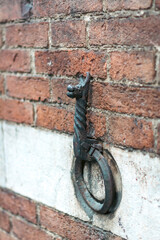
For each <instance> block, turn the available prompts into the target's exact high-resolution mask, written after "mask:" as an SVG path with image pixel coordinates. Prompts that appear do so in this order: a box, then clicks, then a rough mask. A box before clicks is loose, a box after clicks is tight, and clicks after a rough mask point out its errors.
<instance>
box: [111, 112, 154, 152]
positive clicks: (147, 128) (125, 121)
mask: <svg viewBox="0 0 160 240" xmlns="http://www.w3.org/2000/svg"><path fill="white" fill-rule="evenodd" d="M108 140H109V141H111V142H113V143H116V144H120V145H124V146H128V147H133V148H138V149H151V148H153V146H154V135H153V127H152V123H151V122H147V121H145V120H138V119H136V118H128V117H119V116H118V117H116V116H114V117H110V118H109V139H108Z"/></svg>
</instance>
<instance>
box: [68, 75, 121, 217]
mask: <svg viewBox="0 0 160 240" xmlns="http://www.w3.org/2000/svg"><path fill="white" fill-rule="evenodd" d="M90 79H91V76H90V74H89V73H87V76H86V78H84V77H83V76H82V75H81V76H80V79H79V84H78V85H76V86H72V85H69V86H68V87H67V90H68V92H67V96H68V97H70V98H76V108H75V116H74V138H73V146H74V155H75V163H74V171H73V182H74V186H75V190H76V194H77V198H78V199H79V200H80V201H81V204H82V206H83V207H84V209H85V210H86V211H89V212H92V211H96V212H99V213H108V212H113V211H115V209H116V208H117V207H118V205H119V203H120V200H121V194H119V193H118V192H121V184H119V183H118V185H119V186H120V187H119V186H118V187H117V186H116V185H117V184H116V183H117V173H116V174H115V173H113V171H114V170H113V169H116V171H115V172H117V171H118V170H117V169H118V167H117V165H116V164H115V161H114V160H113V158H112V157H111V154H110V153H109V156H110V157H107V158H108V159H106V158H105V157H104V156H103V154H102V153H103V148H102V145H101V144H100V143H98V141H97V140H95V139H89V138H87V132H86V127H87V123H86V120H87V119H86V112H87V99H88V90H89V83H90ZM109 159H110V160H109ZM85 161H89V162H91V163H92V161H96V162H97V164H98V165H99V168H100V170H101V173H102V177H103V181H104V188H105V198H104V199H103V200H102V201H100V200H98V199H96V198H95V197H94V196H93V195H92V193H91V192H90V191H89V189H88V188H87V186H86V183H85V181H84V178H83V168H84V163H85ZM115 166H116V167H115ZM118 172H119V171H118ZM120 181H121V180H120V178H119V179H118V182H120Z"/></svg>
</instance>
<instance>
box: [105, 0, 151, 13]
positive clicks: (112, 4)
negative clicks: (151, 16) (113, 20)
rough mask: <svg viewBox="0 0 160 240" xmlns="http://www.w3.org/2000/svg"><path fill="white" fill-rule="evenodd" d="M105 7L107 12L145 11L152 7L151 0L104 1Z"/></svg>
mask: <svg viewBox="0 0 160 240" xmlns="http://www.w3.org/2000/svg"><path fill="white" fill-rule="evenodd" d="M104 3H105V7H106V9H107V10H109V11H119V10H123V9H124V10H138V9H147V8H150V7H151V5H152V0H141V1H139V0H134V1H126V0H114V1H113V0H105V2H104Z"/></svg>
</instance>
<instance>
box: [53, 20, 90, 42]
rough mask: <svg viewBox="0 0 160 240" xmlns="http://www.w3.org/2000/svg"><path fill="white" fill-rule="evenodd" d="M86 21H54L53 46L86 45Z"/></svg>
mask: <svg viewBox="0 0 160 240" xmlns="http://www.w3.org/2000/svg"><path fill="white" fill-rule="evenodd" d="M85 35H86V31H85V22H84V21H66V22H62V21H60V22H54V23H52V46H62V47H63V46H64V47H84V46H86V36H85Z"/></svg>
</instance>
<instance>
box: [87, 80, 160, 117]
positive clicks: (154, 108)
mask: <svg viewBox="0 0 160 240" xmlns="http://www.w3.org/2000/svg"><path fill="white" fill-rule="evenodd" d="M92 95H93V96H94V97H93V98H92V97H91V98H92V99H90V101H91V105H92V106H94V107H96V108H100V109H105V110H109V111H114V112H121V113H128V114H135V115H139V116H146V117H151V118H158V117H160V108H159V105H160V88H157V89H154V88H149V87H143V88H140V87H127V86H121V85H112V84H108V83H96V82H95V83H93V86H92Z"/></svg>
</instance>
